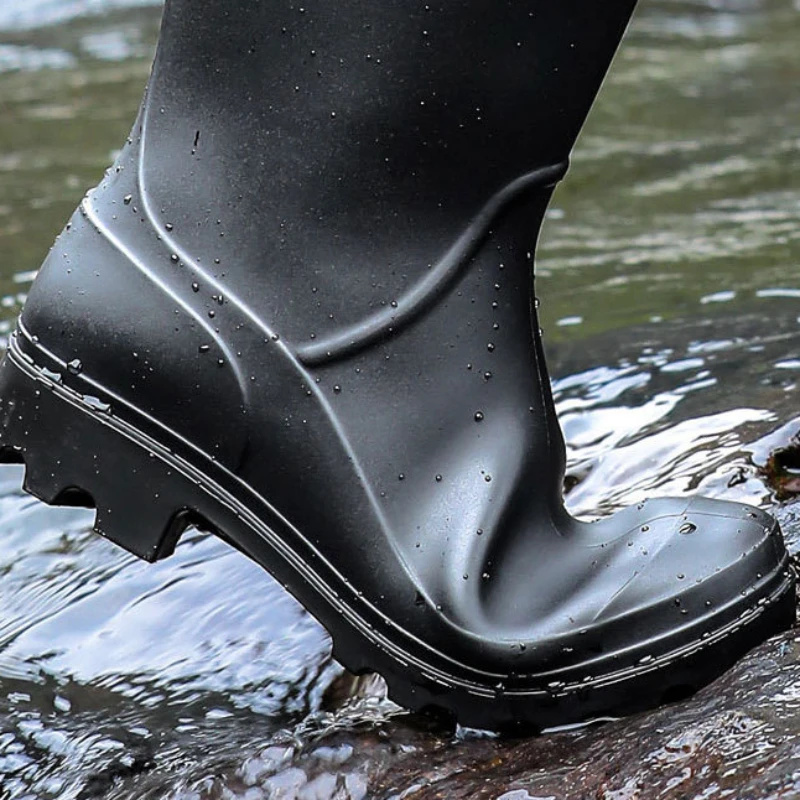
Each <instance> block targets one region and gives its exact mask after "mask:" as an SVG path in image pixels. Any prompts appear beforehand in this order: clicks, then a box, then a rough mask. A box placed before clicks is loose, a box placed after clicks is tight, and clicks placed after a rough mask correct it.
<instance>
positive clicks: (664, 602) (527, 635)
mask: <svg viewBox="0 0 800 800" xmlns="http://www.w3.org/2000/svg"><path fill="white" fill-rule="evenodd" d="M633 5H634V0H608V1H607V2H604V3H598V2H596V1H595V0H559V1H558V2H552V1H547V2H546V1H545V0H536V1H535V2H525V3H522V2H512V1H511V0H466V2H460V3H455V2H445V3H431V4H425V3H422V2H408V0H402V2H401V1H400V0H382V1H381V2H380V3H375V2H368V1H367V0H338V2H336V3H323V2H318V1H317V0H303V2H302V3H299V4H296V3H294V2H288V1H287V0H269V1H267V0H264V1H263V2H257V0H167V3H166V8H165V11H164V19H163V27H162V32H161V39H160V43H159V46H158V52H157V55H156V59H155V64H154V67H153V72H152V76H151V79H150V82H149V86H148V89H147V92H146V96H145V99H144V101H143V103H142V106H141V110H140V113H139V116H138V119H137V121H136V123H135V126H134V128H133V132H132V134H131V136H130V138H129V139H128V142H127V144H126V146H125V147H124V148H123V150H122V151H121V154H120V155H119V157H118V159H117V161H116V164H115V165H114V166H113V167H112V169H111V170H110V171H109V172H108V174H107V175H106V177H105V178H104V179H103V181H102V182H101V184H100V185H99V186H98V187H97V188H96V189H94V190H93V191H91V192H89V194H88V195H87V196H86V198H85V199H84V200H83V202H82V203H81V205H80V208H79V209H78V211H77V212H76V213H75V215H74V216H73V218H72V220H71V221H70V222H69V224H68V225H67V227H66V230H65V231H64V232H63V234H62V235H61V236H60V238H59V239H58V241H57V242H56V244H55V246H54V247H53V249H52V251H51V252H50V254H49V256H48V258H47V260H46V262H45V264H44V266H43V268H42V270H41V272H40V274H39V276H38V278H37V279H36V282H35V284H34V286H33V288H32V291H31V292H30V296H29V299H28V302H27V305H26V306H25V309H24V312H23V314H22V317H21V319H20V321H19V324H18V326H17V328H16V331H15V333H14V335H13V337H12V340H11V343H10V347H9V349H8V352H7V354H6V356H5V358H4V360H3V362H2V366H1V367H0V445H2V449H3V450H2V451H3V453H4V458H5V460H7V461H17V460H21V461H23V462H24V464H25V467H26V477H25V488H26V489H27V490H28V491H30V492H32V493H33V494H34V495H36V496H38V497H39V498H41V499H42V500H44V501H45V502H48V503H54V504H59V503H62V504H63V503H74V504H87V505H93V506H94V507H96V509H97V516H96V529H97V531H98V532H99V533H101V534H102V535H104V536H106V537H108V538H109V539H110V540H112V541H113V542H116V543H117V544H119V545H121V546H123V547H125V548H127V549H128V550H129V551H131V552H132V553H135V554H136V555H137V556H140V557H141V558H144V559H148V560H155V559H158V558H162V557H165V556H168V555H169V554H170V553H171V552H172V551H173V549H174V547H175V544H176V542H177V540H178V538H179V536H180V534H181V532H182V531H183V530H184V529H185V528H186V526H187V525H190V524H198V525H201V526H203V527H205V528H207V529H209V530H211V531H214V532H216V533H217V534H218V535H220V536H221V537H223V538H224V539H225V540H227V541H228V542H230V543H231V544H232V545H234V546H235V547H237V548H238V549H240V550H241V551H243V552H244V553H245V554H247V555H248V556H249V557H251V558H252V559H254V560H255V561H257V562H258V563H259V564H261V565H263V566H264V567H265V568H266V569H267V570H269V572H271V573H272V574H273V575H274V576H275V577H276V578H277V579H278V580H279V581H280V582H281V583H282V584H284V585H285V586H286V587H287V588H288V589H289V591H291V592H292V593H293V594H294V595H295V596H296V597H297V598H298V599H299V600H300V602H301V603H303V604H304V605H305V607H306V608H308V609H309V611H310V612H311V613H312V614H313V615H314V616H316V617H317V618H318V619H319V620H320V621H321V622H322V623H323V625H325V627H326V628H327V629H328V631H329V632H330V634H331V636H332V639H333V652H334V655H335V657H336V658H337V659H338V660H339V661H340V662H341V663H342V664H344V665H345V666H346V667H347V668H348V669H350V670H352V671H353V672H356V673H360V672H364V671H377V672H379V673H380V674H381V675H383V676H384V678H385V679H386V681H387V684H388V687H389V693H390V695H391V697H392V698H394V699H395V700H396V701H397V702H399V703H401V704H403V705H405V706H407V707H409V708H412V709H425V708H435V709H444V710H445V711H447V712H450V713H452V714H453V715H454V716H455V717H457V719H458V721H459V722H461V723H462V724H465V725H469V726H476V727H481V728H490V729H505V728H510V727H514V726H515V725H525V726H530V727H532V728H543V727H546V726H552V725H556V724H563V723H568V722H572V721H576V720H581V719H586V718H589V717H593V716H597V715H604V714H620V713H624V712H627V711H632V710H635V709H639V708H643V707H646V706H650V705H652V704H654V703H657V702H658V701H659V700H661V699H663V698H665V697H666V698H670V697H676V696H679V695H681V694H683V693H685V692H688V691H691V690H693V689H695V688H697V687H699V686H701V685H702V684H704V683H705V682H707V681H709V680H710V679H712V678H713V677H715V676H717V675H718V674H719V673H720V672H721V671H722V670H723V669H725V668H726V667H727V666H728V665H729V664H731V663H732V662H733V661H734V660H735V659H736V658H738V657H740V656H741V655H742V654H743V653H744V652H745V651H746V650H748V649H749V648H751V647H752V646H754V645H755V644H756V643H758V642H761V641H762V640H763V639H765V638H766V637H767V636H769V635H771V634H772V633H773V632H776V631H778V630H779V629H780V628H781V627H782V626H785V625H787V624H789V622H790V621H791V620H792V619H793V617H794V591H793V577H792V573H791V572H790V570H789V567H788V560H787V553H786V550H785V548H784V544H783V541H782V537H781V534H780V531H779V529H778V526H777V524H776V522H775V521H774V520H773V519H772V518H771V517H769V516H768V515H767V514H765V513H763V512H761V511H759V510H757V509H754V508H750V507H747V506H743V505H739V504H733V503H724V502H719V501H712V500H705V499H686V498H671V499H656V500H650V501H648V502H646V503H642V504H641V505H639V506H637V507H635V508H630V509H628V510H625V511H622V512H620V513H618V514H617V515H616V516H614V517H612V518H608V519H603V520H601V521H599V522H596V523H587V522H583V521H578V520H575V519H573V518H571V517H570V516H569V515H568V514H567V512H566V511H565V509H564V505H563V502H562V480H563V475H564V463H565V453H564V444H563V439H562V435H561V432H560V430H559V426H558V422H557V419H556V415H555V411H554V408H553V401H552V397H551V393H550V386H549V381H548V376H547V371H546V367H545V363H544V356H543V351H542V345H541V341H540V337H539V334H538V322H537V319H536V310H535V308H534V303H533V302H532V300H533V296H534V295H533V282H532V281H533V269H532V267H533V264H532V253H533V252H534V249H535V244H536V239H537V235H538V231H539V227H540V224H541V221H542V217H543V214H544V211H545V208H546V206H547V203H548V200H549V199H550V196H551V193H552V190H553V187H554V186H555V184H556V183H557V182H558V181H559V180H560V179H561V178H562V177H563V176H564V173H565V171H566V169H567V158H568V156H569V153H570V149H571V148H572V146H573V143H574V141H575V138H576V136H577V134H578V131H579V129H580V127H581V125H582V124H583V121H584V119H585V117H586V115H587V113H588V111H589V107H590V105H591V103H592V101H593V99H594V97H595V94H596V93H597V91H598V88H599V86H600V83H601V81H602V79H603V76H604V74H605V72H606V70H607V68H608V66H609V63H610V61H611V59H612V56H613V54H614V52H615V50H616V48H617V45H618V43H619V41H620V38H621V37H622V34H623V31H624V29H625V27H626V24H627V22H628V19H629V16H630V14H631V12H632V9H633ZM235 588H236V587H220V590H221V591H223V590H224V591H232V590H233V591H235Z"/></svg>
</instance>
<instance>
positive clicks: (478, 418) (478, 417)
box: [475, 411, 483, 422]
mask: <svg viewBox="0 0 800 800" xmlns="http://www.w3.org/2000/svg"><path fill="white" fill-rule="evenodd" d="M475 422H483V411H476V412H475Z"/></svg>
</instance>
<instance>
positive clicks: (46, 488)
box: [0, 352, 189, 561]
mask: <svg viewBox="0 0 800 800" xmlns="http://www.w3.org/2000/svg"><path fill="white" fill-rule="evenodd" d="M0 463H22V464H24V466H25V479H24V482H23V488H24V489H25V491H27V492H29V493H30V494H32V495H34V496H36V497H38V498H39V499H41V500H43V501H44V502H45V503H48V504H49V505H70V506H84V507H87V508H95V509H96V517H95V523H94V529H95V531H97V533H99V534H101V535H102V536H104V537H106V538H107V539H110V540H111V541H112V542H114V543H115V544H118V545H120V546H121V547H124V548H125V549H126V550H128V551H129V552H131V553H133V554H134V555H136V556H138V557H139V558H142V559H145V560H147V561H156V560H157V559H159V558H164V557H165V556H168V555H170V553H172V551H173V550H174V548H175V544H176V542H177V540H178V538H179V537H180V534H181V533H182V532H183V530H184V529H185V528H186V527H187V525H188V524H189V513H188V511H187V510H186V509H185V508H182V507H181V505H180V503H179V502H177V501H176V500H175V498H176V497H180V496H181V494H182V492H181V491H180V486H176V484H181V483H182V482H183V481H185V480H186V479H185V477H184V476H179V475H177V474H176V471H175V470H174V468H171V467H170V466H168V465H167V464H165V463H164V462H163V461H162V460H161V459H160V458H158V457H157V456H156V454H155V453H153V452H149V451H148V450H147V449H146V448H145V447H143V446H142V444H141V443H139V442H137V441H135V440H134V438H131V437H130V436H128V435H126V434H125V433H124V432H123V430H121V429H120V428H119V426H117V425H115V424H114V423H113V418H112V416H111V414H110V409H109V408H108V407H107V406H104V405H103V404H102V403H100V402H98V401H96V400H95V399H94V398H89V397H83V396H81V395H79V394H77V393H76V392H74V391H72V390H70V389H66V388H65V387H63V386H61V385H60V383H59V376H57V375H54V374H51V373H49V372H48V371H46V370H41V369H40V368H38V367H35V366H33V365H31V364H28V363H26V362H25V361H24V357H20V356H19V355H18V354H13V353H11V352H9V353H8V354H6V356H5V357H4V358H3V361H2V363H0ZM167 498H169V499H167Z"/></svg>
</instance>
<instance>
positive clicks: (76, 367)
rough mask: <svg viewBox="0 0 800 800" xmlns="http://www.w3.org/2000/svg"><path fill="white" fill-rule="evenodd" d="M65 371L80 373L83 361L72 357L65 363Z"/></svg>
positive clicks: (72, 373)
mask: <svg viewBox="0 0 800 800" xmlns="http://www.w3.org/2000/svg"><path fill="white" fill-rule="evenodd" d="M67 371H68V372H69V373H70V374H71V375H80V374H81V372H83V362H82V361H81V360H80V359H79V358H73V359H72V361H70V362H69V364H67Z"/></svg>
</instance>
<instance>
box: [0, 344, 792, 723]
mask: <svg viewBox="0 0 800 800" xmlns="http://www.w3.org/2000/svg"><path fill="white" fill-rule="evenodd" d="M43 360H44V359H43ZM51 362H52V359H51ZM98 394H100V395H101V396H102V395H103V393H102V392H101V391H100V392H98ZM115 408H116V405H115ZM115 408H112V407H111V406H110V405H108V404H107V403H106V402H104V400H101V399H99V398H98V397H97V396H94V395H89V394H81V393H79V392H78V391H76V390H75V389H74V388H71V387H68V386H67V385H65V384H64V383H63V374H62V373H59V372H56V371H52V370H49V369H47V368H45V367H41V366H39V365H38V364H37V363H35V362H34V360H33V359H32V358H31V357H30V356H29V355H28V354H27V353H25V352H23V350H22V349H21V348H20V346H19V343H18V340H17V335H16V334H15V335H14V336H13V337H12V340H11V343H10V346H9V349H8V351H7V353H6V355H5V357H4V358H3V360H2V362H1V363H0V461H2V462H3V463H22V464H24V467H25V478H24V483H23V488H24V489H25V491H27V492H29V493H30V494H32V495H34V496H36V497H38V498H39V499H40V500H43V501H44V502H45V503H48V504H50V505H79V506H87V507H93V508H95V509H96V518H95V522H94V530H95V531H96V532H97V533H99V534H101V535H102V536H104V537H105V538H107V539H109V540H110V541H112V542H114V543H115V544H117V545H119V546H121V547H123V548H125V549H126V550H128V551H129V552H131V553H133V554H134V555H136V556H138V557H140V558H142V559H145V560H147V561H155V560H157V559H160V558H164V557H166V556H168V555H170V554H171V553H172V552H173V550H174V548H175V545H176V544H177V541H178V539H179V538H180V536H181V534H182V533H183V531H184V530H185V529H186V528H187V527H188V526H190V525H193V524H194V525H198V526H199V527H202V528H204V529H206V530H210V531H212V532H213V533H215V534H217V535H218V536H220V537H221V538H222V539H224V540H225V541H227V542H229V543H230V544H232V545H233V546H234V547H236V548H237V549H239V550H241V551H242V552H244V553H245V554H246V555H248V556H249V557H251V558H253V559H254V560H255V561H257V562H258V563H259V564H261V565H262V566H264V567H265V568H266V569H267V570H268V571H269V572H270V573H271V574H272V575H273V576H274V577H275V578H276V579H277V580H278V581H280V582H281V583H282V584H283V585H284V586H285V587H286V588H287V589H288V590H289V591H290V592H291V593H292V594H294V596H295V597H296V598H297V599H298V600H299V601H300V602H301V603H302V604H303V605H304V606H305V608H306V609H308V611H309V612H310V613H311V614H312V615H313V616H315V617H316V618H317V619H318V620H319V621H320V622H321V624H323V625H324V626H325V628H326V629H327V630H328V632H329V633H330V634H331V637H332V639H333V655H334V657H335V658H336V659H337V660H338V661H339V662H340V663H341V664H342V665H344V666H345V667H346V668H347V669H349V670H350V671H351V672H354V673H356V674H362V673H365V672H378V673H380V674H381V675H382V676H383V678H384V679H385V680H386V683H387V685H388V691H389V696H390V697H391V698H392V699H393V700H395V701H396V702H398V703H399V704H401V705H403V706H405V707H407V708H409V709H411V710H413V711H432V712H434V713H436V714H437V715H441V714H442V713H444V714H446V715H447V716H449V717H452V718H455V719H456V720H457V721H458V722H460V723H461V724H462V725H467V726H471V727H477V728H486V729H492V730H520V729H522V728H524V729H526V730H542V729H544V728H547V727H551V726H554V725H563V724H566V723H570V722H578V721H582V720H586V719H591V718H597V717H600V716H604V715H609V714H613V715H615V716H617V715H619V714H624V713H631V712H634V711H640V710H644V709H647V708H652V707H653V706H656V705H658V704H660V703H663V702H665V701H671V700H678V699H683V698H685V697H687V696H689V695H691V694H692V693H694V692H695V691H696V690H698V689H699V688H701V687H702V686H704V685H706V684H707V683H709V682H710V681H712V680H713V679H715V678H716V677H718V676H719V675H720V674H721V673H722V672H724V671H725V670H726V669H727V668H728V667H730V666H731V665H732V664H733V663H734V662H735V661H737V660H738V659H739V658H741V656H742V655H743V654H744V653H746V652H747V651H748V650H750V649H751V648H753V647H755V646H756V645H758V644H760V643H761V642H763V641H764V640H765V639H766V638H768V637H769V636H771V635H773V634H775V633H778V632H779V631H781V630H784V629H785V628H787V627H788V626H790V625H791V624H792V623H793V621H794V618H795V596H794V574H793V572H792V570H791V569H790V567H789V560H788V554H786V555H785V557H784V559H783V561H782V562H781V563H780V564H779V565H778V567H777V569H776V570H774V572H773V573H772V574H770V575H767V576H764V577H763V578H761V579H760V581H759V582H758V584H756V586H754V587H752V591H750V592H749V594H748V596H747V601H746V604H745V601H743V600H742V599H741V598H736V600H734V601H732V603H731V606H733V605H734V603H736V604H739V605H741V606H742V608H743V610H742V612H741V613H740V614H739V615H738V616H737V618H736V619H735V621H734V622H729V623H727V624H725V625H722V626H720V627H718V628H716V629H715V630H713V631H710V632H709V633H708V634H705V635H704V638H703V639H702V640H700V641H696V640H695V641H692V642H690V643H688V644H687V645H685V646H683V647H681V648H679V649H677V650H674V651H672V652H670V653H668V654H666V655H663V656H660V657H658V658H654V659H651V660H650V661H647V663H641V664H640V665H639V666H637V667H633V668H627V669H619V670H616V671H613V670H611V671H608V672H607V673H606V674H601V675H598V674H595V675H593V676H591V677H587V678H586V679H585V680H583V681H581V682H579V683H572V684H563V683H550V684H547V683H546V682H545V681H544V680H539V681H538V682H535V681H534V679H533V678H532V679H531V680H530V683H531V684H532V685H534V686H536V688H529V689H525V688H523V689H520V688H518V687H516V686H513V687H511V686H509V687H504V685H503V683H502V682H500V681H499V680H497V679H495V680H493V681H490V680H489V678H491V676H488V675H483V676H480V675H479V674H478V675H476V676H475V678H474V679H473V678H471V677H466V678H465V677H464V676H463V675H456V674H453V673H451V672H449V671H447V670H446V669H442V668H441V666H440V662H441V654H439V655H440V660H439V661H437V660H436V659H434V658H431V657H430V656H431V655H432V654H433V653H432V651H429V648H427V647H426V646H424V645H422V644H421V643H419V642H416V641H415V640H411V637H410V636H409V635H408V634H406V632H405V631H403V630H402V629H401V628H399V626H397V625H395V624H394V623H393V622H392V621H391V620H389V619H386V618H384V617H381V616H380V615H379V614H378V612H376V611H374V609H370V608H369V607H367V606H366V604H365V603H364V601H363V599H361V598H360V596H359V595H358V593H357V592H356V591H355V590H354V589H352V588H351V587H349V586H348V585H347V583H346V582H345V581H344V580H343V579H342V578H341V577H338V578H336V577H335V576H334V573H333V571H332V569H331V568H330V567H329V566H328V565H327V564H325V563H324V560H323V559H322V558H321V556H320V555H319V554H318V553H317V552H316V551H314V550H313V549H312V547H311V545H310V544H309V543H308V542H306V541H305V540H304V539H303V537H302V535H301V534H300V533H299V532H298V531H296V530H295V529H293V528H291V526H290V525H289V524H288V523H287V522H286V520H284V519H283V518H282V517H281V516H280V514H279V513H278V512H277V511H276V510H275V509H273V508H271V507H269V506H268V505H266V504H265V503H264V501H263V499H261V498H259V497H258V496H257V495H255V494H253V493H252V491H250V490H249V489H248V488H247V487H246V485H245V484H244V483H242V482H241V481H238V479H236V478H235V476H234V475H232V473H226V474H225V477H226V480H227V488H226V487H225V486H223V485H222V483H221V481H220V480H215V478H214V477H212V476H211V475H210V474H209V473H211V472H212V470H215V471H217V472H219V473H221V472H222V468H221V467H219V465H214V464H213V463H212V462H211V460H210V459H207V457H206V459H207V460H208V466H207V468H204V469H199V468H198V467H197V466H195V464H194V463H190V461H189V460H188V459H187V458H185V457H184V456H183V455H181V454H179V453H178V452H176V449H178V448H170V447H167V446H165V445H164V444H162V443H160V442H158V441H156V440H155V439H154V438H153V437H152V436H150V435H148V434H146V433H144V432H143V431H142V430H140V429H139V428H138V427H136V426H134V425H132V424H130V423H129V422H128V421H126V420H125V419H123V418H122V417H121V416H120V415H119V414H117V413H115ZM119 408H122V404H120V406H119ZM183 445H184V448H183V449H184V450H185V449H186V447H188V446H187V445H186V443H185V442H184V443H183ZM237 482H238V486H236V483H237ZM248 493H249V495H250V496H249V497H248ZM243 497H246V498H247V500H243V499H242V498H243ZM254 509H258V510H257V511H256V510H254ZM265 520H268V521H269V522H268V523H267V522H265ZM724 610H725V609H721V610H720V611H724ZM737 610H738V609H737ZM407 643H411V644H412V647H414V645H416V646H415V647H414V650H413V652H412V649H411V648H410V647H409V646H408V644H407ZM609 661H610V662H612V663H613V658H611V657H610V658H609ZM643 661H644V660H643ZM495 678H496V676H495Z"/></svg>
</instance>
